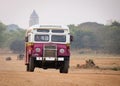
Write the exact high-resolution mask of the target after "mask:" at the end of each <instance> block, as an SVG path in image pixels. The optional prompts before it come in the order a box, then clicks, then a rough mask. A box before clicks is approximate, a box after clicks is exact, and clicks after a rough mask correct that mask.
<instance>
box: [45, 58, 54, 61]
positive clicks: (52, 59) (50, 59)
mask: <svg viewBox="0 0 120 86" xmlns="http://www.w3.org/2000/svg"><path fill="white" fill-rule="evenodd" d="M45 60H47V61H54V60H55V58H54V57H46V58H45Z"/></svg>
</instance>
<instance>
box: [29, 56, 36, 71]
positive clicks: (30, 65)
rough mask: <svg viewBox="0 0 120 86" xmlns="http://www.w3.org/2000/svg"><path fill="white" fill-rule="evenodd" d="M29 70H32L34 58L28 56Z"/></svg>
mask: <svg viewBox="0 0 120 86" xmlns="http://www.w3.org/2000/svg"><path fill="white" fill-rule="evenodd" d="M28 69H29V71H30V72H34V69H35V66H34V58H33V57H30V62H29V68H28Z"/></svg>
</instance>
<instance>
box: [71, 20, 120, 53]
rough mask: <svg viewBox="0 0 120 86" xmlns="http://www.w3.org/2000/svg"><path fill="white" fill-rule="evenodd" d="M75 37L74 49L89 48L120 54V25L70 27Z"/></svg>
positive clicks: (90, 24)
mask: <svg viewBox="0 0 120 86" xmlns="http://www.w3.org/2000/svg"><path fill="white" fill-rule="evenodd" d="M69 28H70V30H71V33H72V35H73V37H74V41H73V43H72V49H81V48H88V49H93V50H99V51H102V52H104V53H105V52H106V53H113V54H120V23H119V22H117V21H114V22H113V23H112V24H111V25H102V24H97V23H94V22H93V23H91V22H87V23H83V24H80V25H78V26H75V25H69Z"/></svg>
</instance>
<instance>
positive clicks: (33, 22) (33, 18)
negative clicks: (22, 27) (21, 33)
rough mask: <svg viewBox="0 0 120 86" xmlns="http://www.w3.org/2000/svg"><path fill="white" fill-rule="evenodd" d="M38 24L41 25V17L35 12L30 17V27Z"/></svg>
mask: <svg viewBox="0 0 120 86" xmlns="http://www.w3.org/2000/svg"><path fill="white" fill-rule="evenodd" d="M36 24H39V16H38V15H37V13H36V11H35V10H33V12H32V14H31V15H30V20H29V26H33V25H36Z"/></svg>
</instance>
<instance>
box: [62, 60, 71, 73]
mask: <svg viewBox="0 0 120 86" xmlns="http://www.w3.org/2000/svg"><path fill="white" fill-rule="evenodd" d="M68 69H69V61H64V64H63V66H62V67H61V68H60V73H68Z"/></svg>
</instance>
